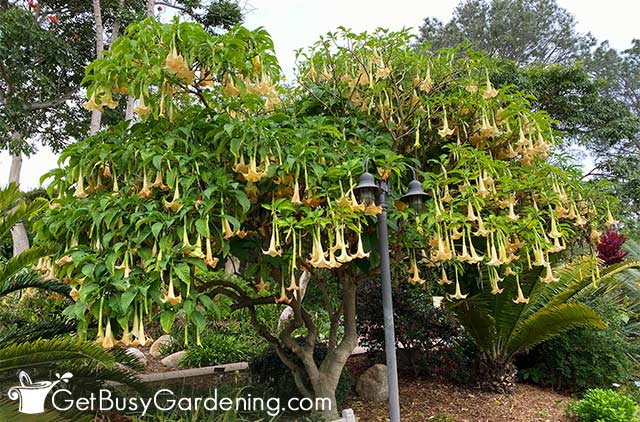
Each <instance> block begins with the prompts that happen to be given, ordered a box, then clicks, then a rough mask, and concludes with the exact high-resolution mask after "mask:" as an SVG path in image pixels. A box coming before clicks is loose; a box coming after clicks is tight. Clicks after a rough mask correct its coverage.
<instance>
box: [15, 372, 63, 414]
mask: <svg viewBox="0 0 640 422" xmlns="http://www.w3.org/2000/svg"><path fill="white" fill-rule="evenodd" d="M72 377H73V374H71V373H70V372H65V373H64V374H62V375H60V374H58V373H56V378H58V379H57V380H56V381H39V382H31V378H30V377H29V374H27V373H26V372H25V371H20V373H18V380H20V385H18V386H15V387H11V388H10V389H9V391H8V393H7V394H8V396H9V399H11V400H19V401H20V408H19V409H18V411H19V412H20V413H28V414H37V413H44V402H45V400H46V399H47V395H49V392H50V391H51V390H52V389H53V387H55V386H56V385H58V384H59V383H61V382H64V383H68V382H69V379H71V378H72Z"/></svg>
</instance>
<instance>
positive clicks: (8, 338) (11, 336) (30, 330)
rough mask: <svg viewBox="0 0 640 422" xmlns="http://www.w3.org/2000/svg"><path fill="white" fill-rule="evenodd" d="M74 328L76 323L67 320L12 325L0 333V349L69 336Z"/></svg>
mask: <svg viewBox="0 0 640 422" xmlns="http://www.w3.org/2000/svg"><path fill="white" fill-rule="evenodd" d="M76 328H77V325H76V323H75V322H74V321H68V320H53V321H46V322H39V323H36V324H13V325H11V326H9V327H8V328H5V329H3V330H2V331H1V332H0V348H4V347H7V346H9V345H10V344H16V343H23V342H27V341H35V340H38V339H41V338H53V337H56V336H59V335H61V334H69V333H72V332H74V331H75V330H76Z"/></svg>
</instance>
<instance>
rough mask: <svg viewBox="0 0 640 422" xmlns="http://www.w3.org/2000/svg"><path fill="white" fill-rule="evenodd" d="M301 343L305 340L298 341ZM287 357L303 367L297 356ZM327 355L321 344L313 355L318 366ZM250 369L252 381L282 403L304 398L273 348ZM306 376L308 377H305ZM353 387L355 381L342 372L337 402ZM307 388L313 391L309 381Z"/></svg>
mask: <svg viewBox="0 0 640 422" xmlns="http://www.w3.org/2000/svg"><path fill="white" fill-rule="evenodd" d="M298 341H299V342H304V340H300V339H298ZM287 355H288V356H289V358H290V359H292V360H293V361H294V362H296V363H297V364H298V365H300V366H302V362H300V360H299V359H298V358H297V356H295V355H293V354H292V353H290V352H288V353H287ZM326 355H327V347H326V345H323V344H319V345H316V348H315V350H314V353H313V358H314V360H315V361H316V363H317V364H320V362H322V360H323V359H324V358H325V356H326ZM249 369H250V371H251V379H252V381H253V382H254V383H257V384H262V385H264V386H265V387H266V388H267V389H268V390H269V394H270V395H271V396H272V397H279V398H280V400H281V402H283V403H284V402H285V401H288V400H289V399H291V398H293V397H298V398H302V395H301V394H300V392H299V391H298V388H297V387H296V384H295V382H294V381H293V376H292V375H291V372H290V371H289V368H287V367H286V366H285V364H284V363H282V361H281V360H280V358H279V357H278V355H277V354H276V351H275V349H274V348H273V347H269V348H267V349H266V350H264V351H263V352H262V353H261V354H259V355H258V356H256V357H255V358H254V359H253V360H252V361H251V362H250V363H249ZM305 376H306V375H305ZM352 386H353V380H352V379H351V376H350V375H349V373H348V372H347V371H346V370H343V371H342V374H341V375H340V380H339V381H338V387H337V388H336V401H337V402H338V404H341V403H342V402H343V401H344V400H345V399H346V398H347V397H348V396H349V393H351V390H352ZM307 387H309V389H311V384H310V383H309V381H308V380H307Z"/></svg>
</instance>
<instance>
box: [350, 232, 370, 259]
mask: <svg viewBox="0 0 640 422" xmlns="http://www.w3.org/2000/svg"><path fill="white" fill-rule="evenodd" d="M370 254H371V252H366V253H365V251H364V247H363V246H362V236H360V233H358V249H357V251H356V254H355V255H353V257H354V258H359V259H362V258H368V257H369V255H370Z"/></svg>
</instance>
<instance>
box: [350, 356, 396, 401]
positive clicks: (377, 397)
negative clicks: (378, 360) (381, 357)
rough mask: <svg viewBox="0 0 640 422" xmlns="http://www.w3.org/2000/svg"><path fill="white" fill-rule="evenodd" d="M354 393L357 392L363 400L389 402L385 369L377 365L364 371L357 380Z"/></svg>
mask: <svg viewBox="0 0 640 422" xmlns="http://www.w3.org/2000/svg"><path fill="white" fill-rule="evenodd" d="M356 391H357V392H358V395H359V396H360V397H362V398H363V399H365V400H370V401H387V400H389V381H388V379H387V367H386V366H385V365H382V364H377V365H373V366H372V367H371V368H369V369H367V370H366V371H364V373H363V374H362V375H360V378H358V383H357V384H356Z"/></svg>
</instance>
